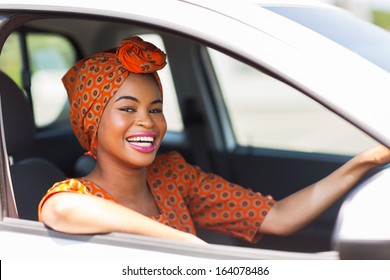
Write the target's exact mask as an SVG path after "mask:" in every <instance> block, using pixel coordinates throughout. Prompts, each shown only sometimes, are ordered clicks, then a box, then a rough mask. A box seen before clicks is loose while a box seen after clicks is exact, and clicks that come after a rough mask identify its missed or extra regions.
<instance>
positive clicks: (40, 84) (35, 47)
mask: <svg viewBox="0 0 390 280" xmlns="http://www.w3.org/2000/svg"><path fill="white" fill-rule="evenodd" d="M75 59H76V50H75V47H74V46H73V45H72V44H71V42H70V41H69V39H67V38H66V37H64V36H61V35H57V34H49V33H39V32H23V33H19V32H15V33H13V34H11V36H10V37H9V38H8V39H7V41H6V43H5V45H4V49H3V51H2V55H1V60H0V68H1V70H2V71H4V72H5V73H6V74H8V75H9V76H10V77H11V78H12V79H13V80H14V81H15V82H16V84H17V85H18V86H19V87H20V88H22V89H24V90H25V91H26V93H27V95H28V96H31V100H32V108H33V112H34V119H35V124H36V126H37V127H44V126H47V125H50V124H52V123H54V122H55V121H58V120H59V119H64V118H67V117H68V115H67V114H66V111H67V98H66V93H65V90H64V88H63V86H62V83H61V77H62V75H63V74H64V73H65V72H66V71H67V69H68V68H69V67H71V65H73V63H74V62H75ZM23 77H24V79H23ZM27 77H29V78H27Z"/></svg>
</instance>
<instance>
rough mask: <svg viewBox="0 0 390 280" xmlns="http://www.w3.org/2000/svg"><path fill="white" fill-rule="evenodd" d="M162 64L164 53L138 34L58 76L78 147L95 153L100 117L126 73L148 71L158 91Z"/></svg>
mask: <svg viewBox="0 0 390 280" xmlns="http://www.w3.org/2000/svg"><path fill="white" fill-rule="evenodd" d="M165 65H166V55H165V53H164V52H163V51H161V50H160V49H159V48H157V47H156V46H154V45H153V44H151V43H149V42H146V41H144V40H142V39H141V38H140V37H138V36H134V37H130V38H127V39H124V40H122V42H121V43H120V46H119V47H118V48H117V49H116V53H113V52H110V51H107V52H101V53H97V54H95V55H93V56H91V57H89V58H86V59H82V60H80V61H78V62H77V63H76V64H75V65H74V66H73V67H72V68H71V69H69V70H68V72H67V73H66V74H65V76H64V77H63V78H62V81H63V83H64V86H65V89H66V91H67V93H68V100H69V105H70V121H71V124H72V128H73V131H74V133H75V135H76V137H77V139H78V140H79V142H80V144H81V145H82V147H83V148H84V149H85V150H87V151H90V152H91V153H92V154H93V155H95V156H96V154H97V143H98V139H97V132H98V128H99V122H100V118H101V116H102V114H103V111H104V108H105V107H106V105H107V103H108V102H109V101H110V99H111V98H112V97H113V96H114V95H115V93H116V92H117V91H118V90H119V88H120V87H121V85H122V84H123V82H124V81H125V79H126V78H127V76H128V75H129V73H130V72H131V73H136V74H139V73H145V74H147V73H150V74H152V75H153V77H154V78H155V80H156V82H157V85H158V87H159V88H160V91H161V93H162V86H161V82H160V78H159V76H158V74H157V72H156V71H157V70H160V69H162V68H163V67H164V66H165Z"/></svg>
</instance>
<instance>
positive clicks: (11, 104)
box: [0, 71, 35, 156]
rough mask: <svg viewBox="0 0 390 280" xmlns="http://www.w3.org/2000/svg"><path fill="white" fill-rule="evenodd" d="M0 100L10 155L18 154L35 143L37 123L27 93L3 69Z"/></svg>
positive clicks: (0, 81)
mask: <svg viewBox="0 0 390 280" xmlns="http://www.w3.org/2000/svg"><path fill="white" fill-rule="evenodd" d="M0 100H1V109H2V113H3V124H4V132H5V140H6V144H7V151H8V155H10V156H13V155H17V154H18V153H19V152H21V151H23V150H24V149H26V148H29V147H30V146H31V145H32V144H33V141H34V134H35V124H34V119H33V115H32V111H31V107H30V106H29V103H28V100H27V97H26V95H25V94H24V92H23V91H22V90H21V89H20V88H19V87H18V86H17V85H16V84H15V82H14V81H13V80H12V79H11V78H9V77H8V76H7V75H6V74H4V73H3V72H1V71H0Z"/></svg>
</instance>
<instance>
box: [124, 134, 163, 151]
mask: <svg viewBox="0 0 390 280" xmlns="http://www.w3.org/2000/svg"><path fill="white" fill-rule="evenodd" d="M156 136H157V134H156V133H155V132H139V133H135V134H133V135H131V136H129V137H127V138H126V141H127V142H128V143H129V144H130V146H131V147H132V148H133V149H135V150H137V151H139V152H142V153H151V152H154V151H155V150H156V148H157V146H156V144H155V139H156Z"/></svg>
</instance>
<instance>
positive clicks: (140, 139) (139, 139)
mask: <svg viewBox="0 0 390 280" xmlns="http://www.w3.org/2000/svg"><path fill="white" fill-rule="evenodd" d="M126 140H127V141H128V142H140V144H150V143H151V142H154V137H151V136H136V137H129V138H127V139H126ZM140 146H141V145H140Z"/></svg>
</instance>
